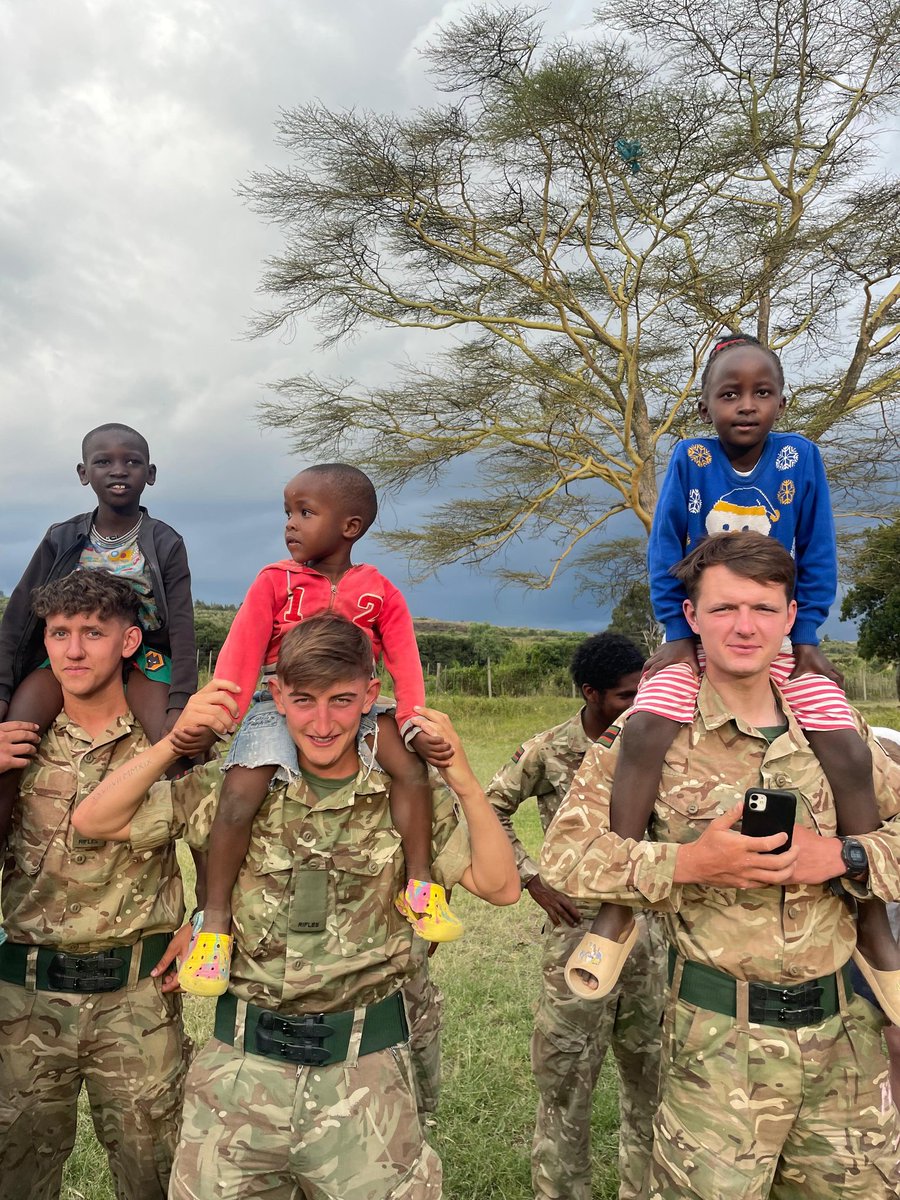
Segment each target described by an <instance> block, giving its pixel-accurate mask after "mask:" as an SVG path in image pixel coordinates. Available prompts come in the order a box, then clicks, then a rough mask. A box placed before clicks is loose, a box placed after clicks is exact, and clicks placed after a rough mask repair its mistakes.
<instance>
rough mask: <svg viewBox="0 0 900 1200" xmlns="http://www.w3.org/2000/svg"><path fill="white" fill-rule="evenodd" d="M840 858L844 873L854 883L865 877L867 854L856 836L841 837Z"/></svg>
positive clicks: (867, 871) (867, 862)
mask: <svg viewBox="0 0 900 1200" xmlns="http://www.w3.org/2000/svg"><path fill="white" fill-rule="evenodd" d="M841 858H842V859H843V861H844V875H845V876H846V877H847V878H848V879H852V880H853V881H854V883H856V882H859V881H860V880H862V879H865V877H866V875H868V873H869V856H868V854H866V851H865V848H864V846H863V845H862V843H861V842H858V841H857V840H856V838H852V837H842V838H841Z"/></svg>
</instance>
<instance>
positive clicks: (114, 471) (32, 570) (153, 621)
mask: <svg viewBox="0 0 900 1200" xmlns="http://www.w3.org/2000/svg"><path fill="white" fill-rule="evenodd" d="M81 457H82V460H83V461H82V462H80V463H79V464H78V467H77V471H78V478H79V479H80V480H81V483H82V486H84V487H90V488H91V489H92V491H93V492H94V494H95V496H96V497H97V507H96V508H95V509H94V511H93V512H88V513H82V514H81V515H80V516H77V517H70V518H69V520H67V521H62V522H60V523H59V524H58V525H51V526H50V528H49V529H48V530H47V532H46V534H45V535H44V539H43V541H42V542H41V544H40V545H39V546H38V548H37V550H36V551H35V552H34V555H33V556H32V559H31V562H30V563H29V564H28V566H27V567H26V569H25V573H24V575H23V576H22V578H21V579H20V580H19V582H18V584H17V585H16V587H15V590H14V591H13V594H12V595H11V596H10V598H9V603H8V605H7V608H6V612H5V613H4V615H3V621H2V623H0V721H3V720H7V719H8V720H10V721H25V722H32V723H34V724H35V725H36V726H37V727H38V732H39V733H40V734H41V735H43V734H44V733H45V732H46V730H47V729H48V728H49V726H50V724H51V723H52V722H53V720H54V719H55V718H56V717H57V716H58V715H59V713H60V711H61V710H62V692H61V691H60V687H59V684H58V683H57V681H56V679H55V678H54V675H53V672H52V671H51V670H50V669H49V667H47V666H46V665H42V664H45V663H46V653H45V650H44V640H43V632H44V624H43V621H41V620H39V619H38V618H37V617H36V616H35V615H34V613H33V612H32V609H31V593H32V591H33V589H34V588H36V587H40V586H41V585H42V584H45V583H49V582H50V580H52V579H59V578H61V577H62V576H64V575H68V574H70V573H71V572H72V571H76V570H80V569H84V570H103V571H109V572H110V573H111V574H113V575H118V576H119V577H120V578H122V579H125V580H127V581H128V583H130V584H131V586H132V587H133V588H134V590H135V591H136V592H137V593H138V594H139V596H140V597H141V610H140V617H139V619H140V624H141V629H142V631H143V635H144V638H143V642H142V644H141V647H140V650H139V651H138V653H137V654H136V655H135V657H134V659H133V662H132V668H131V670H130V672H129V675H128V683H127V686H128V703H129V706H130V708H131V710H132V712H133V713H134V715H135V717H136V718H137V720H138V721H139V722H140V724H141V727H142V728H143V730H144V732H145V733H146V734H147V736H148V738H150V740H151V741H153V742H156V741H158V740H159V739H160V738H161V737H162V736H163V734H164V733H166V732H167V731H168V730H169V729H170V728H171V727H172V725H174V723H175V721H176V720H177V719H178V716H179V714H180V713H181V710H182V709H183V708H184V706H185V704H186V703H187V701H188V698H189V697H190V696H191V695H193V693H194V692H195V691H196V689H197V652H196V649H195V644H194V604H193V600H192V598H191V574H190V570H189V569H188V560H187V551H186V550H185V546H184V542H183V541H182V539H181V536H180V535H179V534H178V533H176V532H175V530H174V529H173V528H172V527H171V526H170V525H167V524H166V523H165V522H164V521H158V520H156V519H155V518H154V517H151V516H150V514H149V513H148V512H147V510H146V508H143V507H142V506H141V503H140V500H141V496H142V494H143V491H144V488H145V487H152V486H153V484H154V483H155V482H156V467H155V466H154V465H153V463H151V461H150V450H149V447H148V445H147V440H146V438H144V437H143V436H142V435H141V434H140V433H138V432H137V430H135V429H132V428H131V427H130V426H128V425H122V424H119V423H118V422H112V423H110V424H107V425H99V426H97V428H96V429H92V430H91V431H90V432H89V433H87V434H85V437H84V440H83V441H82V444H81ZM20 776H21V771H19V770H14V771H7V772H6V773H5V774H3V775H0V842H2V841H3V840H5V837H6V830H7V826H8V824H9V816H10V813H11V811H12V807H13V804H14V803H15V799H16V795H17V794H18V786H19V778H20Z"/></svg>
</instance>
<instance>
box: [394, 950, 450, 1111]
mask: <svg viewBox="0 0 900 1200" xmlns="http://www.w3.org/2000/svg"><path fill="white" fill-rule="evenodd" d="M433 944H434V943H432V942H426V941H424V940H423V939H422V938H420V937H416V938H413V946H412V956H413V960H414V961H415V963H416V964H418V965H417V966H416V970H415V973H414V974H413V975H412V976H411V977H410V978H409V979H408V980H407V982H406V983H405V984H404V985H403V1000H404V1003H405V1005H406V1017H407V1020H408V1021H409V1053H410V1057H411V1059H412V1071H413V1081H414V1082H415V1085H416V1105H417V1107H418V1110H419V1120H420V1121H421V1122H422V1123H423V1125H424V1124H432V1125H433V1124H434V1122H433V1121H431V1120H430V1118H431V1117H432V1115H433V1114H434V1113H436V1112H437V1106H438V1100H439V1098H440V1092H441V1014H442V1012H443V1008H444V996H443V993H442V992H441V989H440V988H439V987H438V986H437V984H436V983H435V982H434V980H433V979H432V978H431V974H430V972H429V969H428V964H429V959H428V948H429V946H431V945H433Z"/></svg>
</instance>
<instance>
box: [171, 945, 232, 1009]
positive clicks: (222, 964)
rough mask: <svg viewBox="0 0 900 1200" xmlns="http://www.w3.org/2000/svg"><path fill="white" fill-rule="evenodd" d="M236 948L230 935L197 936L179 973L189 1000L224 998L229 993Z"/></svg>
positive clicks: (179, 980) (180, 982)
mask: <svg viewBox="0 0 900 1200" xmlns="http://www.w3.org/2000/svg"><path fill="white" fill-rule="evenodd" d="M233 944H234V938H233V937H231V936H230V935H229V934H227V933H204V932H203V931H202V929H201V930H199V931H198V932H197V933H195V934H194V936H193V937H192V938H191V945H190V949H189V950H188V956H187V958H186V959H185V960H184V962H183V963H182V964H181V970H180V971H179V972H178V982H179V984H180V985H181V990H182V991H183V992H187V993H188V995H190V996H221V995H222V994H223V993H224V992H225V991H227V989H228V976H229V974H230V972H231V948H232V946H233Z"/></svg>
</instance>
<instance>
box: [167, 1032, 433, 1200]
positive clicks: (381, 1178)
mask: <svg viewBox="0 0 900 1200" xmlns="http://www.w3.org/2000/svg"><path fill="white" fill-rule="evenodd" d="M169 1196H170V1200H251V1198H252V1197H256V1196H264V1197H265V1200H388V1197H389V1198H390V1200H440V1197H441V1161H440V1159H439V1158H438V1156H437V1154H436V1153H435V1151H434V1150H432V1149H431V1147H430V1146H429V1145H428V1144H427V1143H426V1142H425V1139H424V1137H423V1134H422V1129H421V1126H420V1124H419V1119H418V1116H417V1113H416V1101H415V1092H414V1088H413V1082H412V1072H411V1068H410V1061H409V1051H408V1050H407V1048H406V1046H392V1047H391V1048H390V1049H388V1050H379V1051H377V1052H376V1053H374V1054H364V1055H362V1056H361V1057H360V1058H359V1059H357V1060H356V1061H355V1062H353V1061H351V1060H348V1061H347V1062H344V1063H337V1064H335V1065H333V1066H329V1067H306V1066H300V1067H298V1066H289V1065H284V1064H282V1063H281V1062H277V1061H275V1060H274V1059H270V1058H261V1057H260V1056H259V1055H256V1054H244V1053H243V1052H242V1051H240V1050H235V1048H234V1047H233V1046H229V1045H226V1044H225V1043H224V1042H220V1041H217V1040H216V1039H213V1040H212V1041H210V1042H208V1043H207V1045H206V1046H205V1048H204V1049H203V1050H202V1051H201V1052H200V1054H199V1055H198V1056H197V1058H196V1059H195V1060H194V1064H193V1066H192V1067H191V1069H190V1072H189V1073H188V1080H187V1086H186V1089H185V1103H184V1116H183V1121H182V1129H181V1141H180V1142H179V1144H178V1151H177V1153H176V1155H175V1165H174V1167H173V1170H172V1187H171V1191H170V1193H169Z"/></svg>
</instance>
